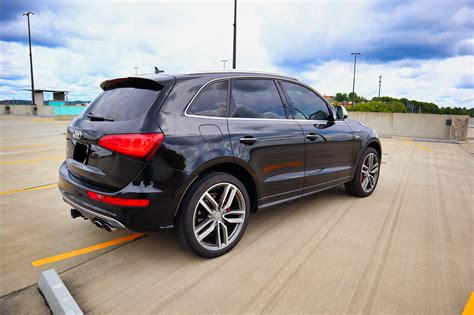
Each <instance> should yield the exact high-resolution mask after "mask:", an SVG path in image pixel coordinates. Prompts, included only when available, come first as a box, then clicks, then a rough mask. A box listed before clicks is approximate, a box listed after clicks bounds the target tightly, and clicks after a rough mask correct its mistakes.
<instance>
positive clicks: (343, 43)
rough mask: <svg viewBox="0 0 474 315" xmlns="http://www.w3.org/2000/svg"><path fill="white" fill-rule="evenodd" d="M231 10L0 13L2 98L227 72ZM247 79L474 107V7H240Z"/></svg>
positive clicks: (5, 2) (46, 7) (176, 7)
mask: <svg viewBox="0 0 474 315" xmlns="http://www.w3.org/2000/svg"><path fill="white" fill-rule="evenodd" d="M232 10H233V1H232V0H222V1H207V2H203V1H188V2H182V1H133V2H132V1H114V0H107V1H105V0H102V1H57V0H43V1H24V0H2V2H1V3H0V49H1V50H0V51H1V58H0V99H11V98H13V97H14V98H16V99H19V98H23V99H28V97H29V95H28V93H27V92H25V91H22V90H23V89H27V88H29V85H30V82H29V59H28V42H27V40H28V37H27V24H26V18H25V17H23V16H22V15H21V13H23V12H26V11H33V12H34V13H35V15H34V16H32V18H31V24H32V39H33V56H34V70H35V86H36V88H43V89H64V90H70V91H71V93H70V99H91V98H93V97H94V95H96V94H97V93H98V92H99V87H98V86H99V83H100V82H101V81H102V80H104V79H107V78H110V77H117V76H128V75H133V74H134V73H135V69H134V67H136V66H137V67H139V69H138V72H139V73H150V72H152V69H153V66H155V65H158V66H159V67H160V68H163V69H165V70H166V71H168V72H173V71H176V72H188V71H194V70H209V69H221V68H222V63H221V62H220V61H221V60H222V59H228V60H229V63H228V67H229V65H230V61H231V59H232V17H233V11H232ZM238 27H239V29H238V60H237V65H238V68H240V69H251V70H262V71H274V72H283V73H288V74H290V75H293V76H296V77H298V78H299V79H300V80H302V81H304V82H306V83H309V84H310V85H312V86H313V87H314V88H316V89H317V90H319V91H320V92H321V93H323V94H327V95H332V94H334V93H336V92H339V91H342V92H349V91H351V89H352V62H353V59H352V56H351V55H350V53H351V52H352V51H358V52H361V53H362V54H361V56H360V57H359V58H358V64H357V81H356V92H357V93H358V94H361V95H364V96H366V97H368V98H371V97H373V96H376V95H377V90H378V76H379V75H381V76H382V77H383V79H382V94H383V95H390V96H394V97H407V98H410V99H417V100H424V101H431V102H435V103H438V104H439V105H442V106H462V107H474V2H473V1H456V0H454V1H418V0H417V1H337V0H335V1H286V2H285V1H257V2H256V1H244V0H240V1H239V9H238Z"/></svg>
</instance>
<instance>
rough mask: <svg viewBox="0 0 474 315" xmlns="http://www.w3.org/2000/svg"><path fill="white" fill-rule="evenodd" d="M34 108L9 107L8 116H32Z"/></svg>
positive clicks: (23, 106)
mask: <svg viewBox="0 0 474 315" xmlns="http://www.w3.org/2000/svg"><path fill="white" fill-rule="evenodd" d="M33 113H34V106H32V105H10V115H17V116H33Z"/></svg>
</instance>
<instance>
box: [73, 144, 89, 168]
mask: <svg viewBox="0 0 474 315" xmlns="http://www.w3.org/2000/svg"><path fill="white" fill-rule="evenodd" d="M88 155H89V146H88V145H86V144H82V143H80V142H76V145H75V147H74V154H73V156H72V158H73V159H74V160H76V161H78V162H79V163H83V164H86V162H87V156H88Z"/></svg>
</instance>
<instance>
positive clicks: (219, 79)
mask: <svg viewBox="0 0 474 315" xmlns="http://www.w3.org/2000/svg"><path fill="white" fill-rule="evenodd" d="M230 79H265V80H281V79H278V78H271V77H266V76H248V75H243V76H230V77H221V78H216V79H212V80H209V81H207V82H206V83H204V84H203V86H201V88H200V89H199V90H198V91H197V92H196V94H194V96H193V98H192V99H191V100H190V101H189V103H188V105H187V106H186V108H185V109H184V116H186V117H199V118H214V119H261V120H276V121H285V120H292V119H291V118H286V119H285V118H283V119H275V118H268V119H267V118H240V117H214V116H201V115H193V114H188V109H189V107H191V105H192V104H193V102H194V101H195V99H196V98H197V97H198V96H199V94H201V92H202V91H203V90H204V89H205V88H206V87H207V86H209V85H211V84H212V83H214V82H217V81H224V80H230ZM287 80H289V81H292V80H291V79H287ZM294 82H298V81H297V80H296V79H295V81H294ZM278 92H280V91H278ZM280 98H281V96H280ZM282 103H283V100H282Z"/></svg>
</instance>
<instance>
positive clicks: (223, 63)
mask: <svg viewBox="0 0 474 315" xmlns="http://www.w3.org/2000/svg"><path fill="white" fill-rule="evenodd" d="M227 61H229V60H227V59H222V60H221V62H222V65H223V67H224V69H225V63H226V62H227Z"/></svg>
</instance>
